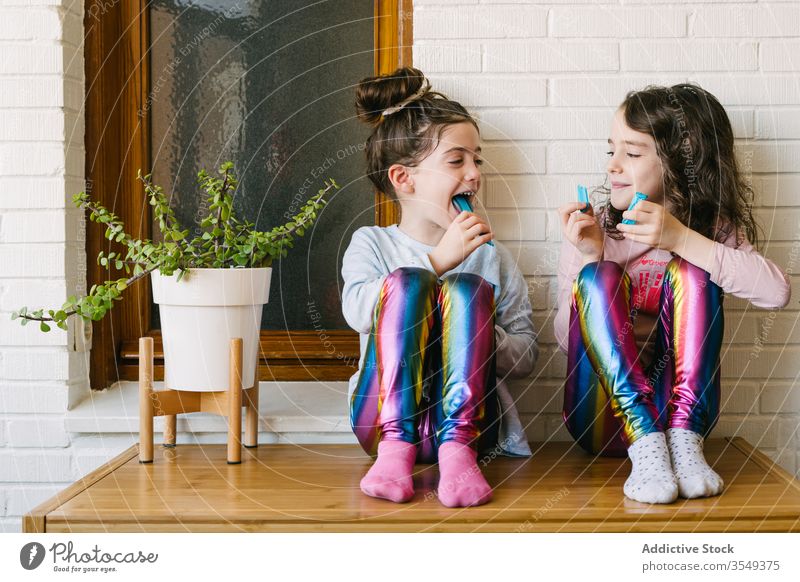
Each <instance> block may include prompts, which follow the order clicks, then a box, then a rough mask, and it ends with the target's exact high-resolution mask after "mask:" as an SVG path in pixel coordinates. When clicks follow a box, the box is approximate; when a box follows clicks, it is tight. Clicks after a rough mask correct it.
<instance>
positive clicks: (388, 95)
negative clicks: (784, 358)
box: [356, 67, 427, 125]
mask: <svg viewBox="0 0 800 582" xmlns="http://www.w3.org/2000/svg"><path fill="white" fill-rule="evenodd" d="M425 83H427V79H426V78H425V75H424V74H423V73H422V71H420V70H419V69H415V68H414V67H402V68H399V69H397V70H395V71H394V72H393V73H389V74H388V75H380V76H377V77H367V78H366V79H363V80H362V81H360V82H359V83H358V86H357V87H356V114H357V115H358V118H359V119H360V120H361V121H363V122H364V123H368V124H370V125H378V124H379V123H380V122H381V119H382V113H383V111H384V110H385V109H388V108H389V107H391V106H393V105H397V104H398V103H400V102H401V101H404V100H405V99H408V98H409V97H411V96H412V95H414V94H415V93H416V92H417V91H419V90H420V89H421V88H422V86H423V84H425Z"/></svg>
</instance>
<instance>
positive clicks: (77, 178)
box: [0, 0, 88, 531]
mask: <svg viewBox="0 0 800 582" xmlns="http://www.w3.org/2000/svg"><path fill="white" fill-rule="evenodd" d="M82 44H83V2H82V1H81V0H77V1H76V0H2V1H1V2H0V265H2V269H0V531H20V516H21V515H22V514H24V513H25V512H27V511H28V510H30V509H31V508H32V507H34V506H35V505H37V504H39V503H40V502H42V501H44V500H45V499H46V498H48V497H50V496H52V495H53V494H54V493H56V492H57V491H58V490H60V489H62V488H64V487H65V486H66V485H68V484H69V483H71V482H73V481H74V480H76V479H77V478H78V477H80V475H81V472H80V470H79V466H78V464H77V461H76V453H75V448H74V447H73V443H72V442H71V441H72V438H71V435H70V434H69V433H67V431H66V430H65V423H64V417H65V413H66V412H67V410H68V408H69V407H70V406H71V405H73V404H75V403H76V402H78V401H79V400H80V399H81V398H82V397H83V396H85V395H86V393H87V391H88V379H87V372H86V362H87V357H88V352H86V351H85V348H84V347H83V346H82V345H81V343H80V342H78V343H76V342H75V339H76V338H75V333H74V326H73V327H72V328H71V329H70V331H69V332H63V331H61V330H56V331H54V332H51V333H50V334H42V333H41V332H39V331H38V329H37V328H36V326H33V325H29V326H27V327H25V328H22V327H21V326H20V325H19V323H18V322H12V321H10V317H9V316H10V313H11V311H13V310H15V309H18V308H19V307H21V306H23V305H27V306H29V307H32V308H33V307H39V306H57V305H60V304H61V303H63V302H64V300H65V299H66V297H67V296H68V295H69V294H72V293H74V292H75V290H76V289H77V288H81V287H83V288H85V278H86V259H85V250H84V241H83V240H81V238H82V235H81V224H80V223H81V220H82V218H81V215H80V213H79V212H77V211H76V209H74V208H73V207H72V204H71V197H72V195H73V194H74V193H76V192H79V191H80V190H82V189H83V179H84V148H83V139H84V116H83V92H84V84H83V76H84V75H83V51H82V48H81V46H82Z"/></svg>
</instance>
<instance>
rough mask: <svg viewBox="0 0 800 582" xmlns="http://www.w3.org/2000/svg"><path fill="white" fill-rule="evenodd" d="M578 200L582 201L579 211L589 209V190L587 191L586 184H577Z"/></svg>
mask: <svg viewBox="0 0 800 582" xmlns="http://www.w3.org/2000/svg"><path fill="white" fill-rule="evenodd" d="M578 202H583V204H584V206H583V208H581V212H586V211H587V210H589V206H590V204H589V192H587V190H586V186H581V185H580V184H578Z"/></svg>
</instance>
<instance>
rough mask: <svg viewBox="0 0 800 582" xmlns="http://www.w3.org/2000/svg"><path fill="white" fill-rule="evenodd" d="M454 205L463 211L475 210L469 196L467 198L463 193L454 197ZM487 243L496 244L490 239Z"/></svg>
mask: <svg viewBox="0 0 800 582" xmlns="http://www.w3.org/2000/svg"><path fill="white" fill-rule="evenodd" d="M453 206H455V207H456V209H458V210H460V211H461V212H474V210H473V209H472V204H470V201H469V198H467V197H466V196H464V195H463V194H458V195H457V196H455V197H454V198H453ZM486 244H487V245H491V246H494V241H491V240H490V241H489V242H487V243H486Z"/></svg>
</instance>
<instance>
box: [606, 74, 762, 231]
mask: <svg viewBox="0 0 800 582" xmlns="http://www.w3.org/2000/svg"><path fill="white" fill-rule="evenodd" d="M620 109H622V110H623V113H624V116H625V123H626V124H627V125H628V127H630V128H631V129H634V130H636V131H639V132H641V133H645V134H647V135H650V136H652V137H653V139H654V140H655V142H656V151H657V154H658V156H659V158H660V159H661V163H662V167H663V168H664V178H663V180H664V182H663V184H664V200H665V203H668V204H669V208H670V212H671V213H672V214H673V216H675V217H676V218H677V219H678V220H679V221H680V222H681V223H683V224H684V225H686V226H688V227H689V228H691V229H692V230H694V231H697V232H699V233H700V234H702V235H704V236H706V237H708V238H710V239H712V240H716V241H718V242H722V241H723V240H725V238H727V236H728V235H729V234H730V233H731V231H732V230H733V229H734V228H735V229H736V230H737V236H738V233H739V232H743V233H744V235H745V236H746V237H747V239H748V240H749V241H750V242H751V243H752V244H753V245H754V246H758V242H759V235H758V230H759V229H758V224H757V223H756V221H755V219H754V218H753V212H752V206H753V189H752V187H751V186H750V185H749V184H748V183H747V182H746V181H745V179H744V177H743V176H742V174H741V172H740V171H739V167H738V164H737V162H736V157H735V156H734V151H733V143H734V142H733V129H732V127H731V123H730V120H729V119H728V115H727V114H726V113H725V109H724V108H723V107H722V105H721V104H720V102H719V101H718V100H717V98H716V97H714V96H713V95H712V94H711V93H709V92H708V91H705V90H704V89H702V88H701V87H699V86H697V85H693V84H689V83H681V84H678V85H673V86H672V87H661V86H655V85H651V86H648V87H646V88H644V89H642V90H641V91H631V92H630V93H628V94H627V96H626V97H625V100H624V101H623V102H622V105H620ZM596 192H601V193H604V194H606V195H607V196H608V195H609V194H610V191H609V189H608V187H607V186H606V185H604V186H601V187H600V188H598V189H597V190H596ZM622 212H623V211H622V210H617V209H616V208H614V207H613V206H612V205H611V199H610V196H609V197H608V198H607V199H606V203H605V204H604V205H603V206H602V209H601V213H602V217H603V218H602V222H603V227H604V228H605V230H606V232H607V233H608V234H609V236H612V237H613V238H620V237H621V233H619V231H617V229H616V228H615V226H616V225H617V224H618V223H619V222H621V221H622ZM718 219H719V224H720V225H721V228H720V229H719V230H717V229H716V228H715V225H716V224H717V220H718ZM737 242H738V241H737Z"/></svg>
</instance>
